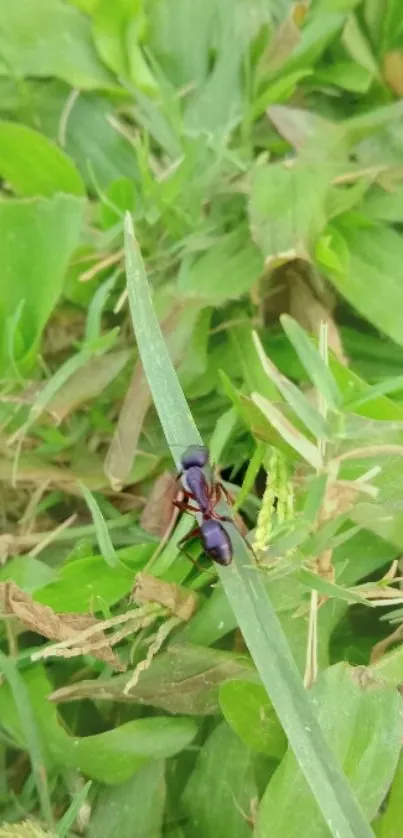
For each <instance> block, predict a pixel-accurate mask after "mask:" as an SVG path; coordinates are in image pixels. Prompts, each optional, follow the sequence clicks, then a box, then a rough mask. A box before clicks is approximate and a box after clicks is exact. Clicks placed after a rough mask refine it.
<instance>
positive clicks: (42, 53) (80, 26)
mask: <svg viewBox="0 0 403 838" xmlns="http://www.w3.org/2000/svg"><path fill="white" fill-rule="evenodd" d="M0 60H1V62H2V65H3V67H2V74H3V75H5V74H6V75H9V74H11V75H12V76H14V77H15V78H17V79H20V78H24V77H26V76H37V77H38V76H40V77H45V78H48V77H51V76H56V78H59V79H63V80H64V81H66V82H67V83H68V84H70V85H71V86H72V87H77V88H79V89H83V90H91V89H93V88H97V87H101V88H102V87H103V88H104V87H111V86H113V76H111V75H110V73H109V72H108V71H107V70H106V68H105V67H104V66H103V65H102V64H101V62H100V61H99V59H98V56H97V54H96V51H95V47H94V45H93V43H92V40H91V27H90V22H89V20H88V18H86V17H85V15H83V14H81V13H80V12H79V11H78V10H77V9H74V8H73V6H69V5H68V4H67V3H63V2H61V0H18V3H7V4H6V5H5V6H4V8H3V9H2V15H1V20H0Z"/></svg>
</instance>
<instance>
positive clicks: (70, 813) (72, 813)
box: [56, 780, 92, 838]
mask: <svg viewBox="0 0 403 838" xmlns="http://www.w3.org/2000/svg"><path fill="white" fill-rule="evenodd" d="M91 786H92V782H91V780H89V781H88V783H86V784H85V786H83V788H82V789H80V791H79V792H77V794H75V795H74V798H73V800H72V801H71V803H70V806H69V808H68V809H67V811H66V812H65V813H64V815H63V817H62V819H61V820H60V821H59V823H58V825H57V829H56V835H57V838H67V835H68V834H69V832H70V829H71V828H72V826H73V824H74V822H75V820H76V818H77V815H78V813H79V811H80V809H81V807H82V806H83V804H84V803H85V801H86V799H87V797H88V792H89V790H90V788H91Z"/></svg>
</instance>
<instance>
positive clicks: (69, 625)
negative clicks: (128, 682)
mask: <svg viewBox="0 0 403 838" xmlns="http://www.w3.org/2000/svg"><path fill="white" fill-rule="evenodd" d="M0 609H1V611H2V613H3V614H6V615H12V616H13V617H17V618H18V619H19V620H20V621H21V622H22V623H23V624H24V626H26V627H27V628H28V629H29V630H30V631H33V632H35V633H36V634H41V635H42V636H43V637H47V638H48V639H49V640H59V641H60V640H69V639H74V638H75V637H77V636H78V635H79V634H80V633H81V632H82V631H84V630H85V629H88V628H89V627H91V626H99V627H100V629H99V631H98V633H97V649H94V650H91V648H90V647H89V648H88V649H86V652H87V653H88V654H93V655H94V657H96V658H99V660H102V661H105V663H108V664H110V666H112V667H113V668H114V669H115V670H117V671H118V672H124V670H125V669H126V667H125V666H124V664H123V663H122V662H121V661H120V659H119V658H118V656H117V655H116V654H115V652H113V650H112V649H111V647H110V645H109V643H110V642H109V638H108V636H107V635H106V634H105V633H104V632H103V631H102V623H101V621H100V620H97V619H95V617H90V616H83V615H82V614H74V613H70V614H69V613H66V614H58V613H57V612H56V611H53V609H52V608H49V606H47V605H42V604H41V603H39V602H34V600H33V599H32V597H30V596H29V594H26V593H25V591H23V590H22V589H21V588H19V587H18V585H16V584H15V583H14V582H1V583H0ZM100 636H101V637H102V639H103V641H104V645H103V646H102V648H99V639H100ZM77 654H80V650H78V651H77Z"/></svg>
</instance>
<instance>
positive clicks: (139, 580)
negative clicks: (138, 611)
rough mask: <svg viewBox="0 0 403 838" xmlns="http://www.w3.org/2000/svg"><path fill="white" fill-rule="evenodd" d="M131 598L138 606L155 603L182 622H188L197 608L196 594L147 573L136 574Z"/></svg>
mask: <svg viewBox="0 0 403 838" xmlns="http://www.w3.org/2000/svg"><path fill="white" fill-rule="evenodd" d="M132 597H133V599H134V601H135V602H137V603H138V604H139V605H142V604H146V603H148V602H157V603H158V604H159V605H163V606H164V608H167V609H168V611H170V612H171V614H174V615H175V616H176V617H179V618H180V619H181V620H184V621H187V620H190V618H191V617H192V616H193V614H194V612H195V611H196V608H197V597H196V594H194V593H192V592H191V591H188V590H187V589H186V588H181V587H180V586H179V585H176V584H175V583H174V582H163V581H162V579H156V577H155V576H150V574H148V573H138V574H137V576H136V583H135V586H134V589H133V594H132Z"/></svg>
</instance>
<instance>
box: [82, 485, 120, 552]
mask: <svg viewBox="0 0 403 838" xmlns="http://www.w3.org/2000/svg"><path fill="white" fill-rule="evenodd" d="M80 488H81V491H82V493H83V495H84V500H85V502H86V504H87V506H88V509H89V510H90V512H91V515H92V520H93V522H94V527H95V535H96V537H97V541H98V547H99V549H100V551H101V553H102V555H103V557H104V559H105V561H106V563H107V564H108V565H109V567H116V565H118V564H120V562H119V559H118V557H117V555H116V552H115V548H114V546H113V542H112V539H111V537H110V535H109V530H108V526H107V523H106V521H105V518H104V516H103V515H102V512H101V510H100V508H99V506H98V504H97V502H96V500H95V498H94V495H93V494H92V493H91V492H90V490H89V489H87V487H86V486H84V484H83V483H80Z"/></svg>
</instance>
